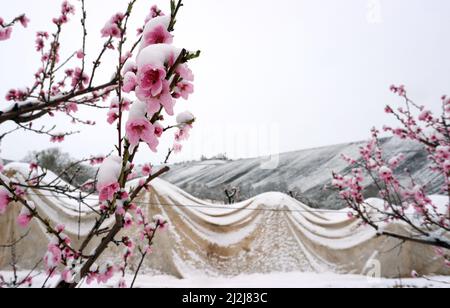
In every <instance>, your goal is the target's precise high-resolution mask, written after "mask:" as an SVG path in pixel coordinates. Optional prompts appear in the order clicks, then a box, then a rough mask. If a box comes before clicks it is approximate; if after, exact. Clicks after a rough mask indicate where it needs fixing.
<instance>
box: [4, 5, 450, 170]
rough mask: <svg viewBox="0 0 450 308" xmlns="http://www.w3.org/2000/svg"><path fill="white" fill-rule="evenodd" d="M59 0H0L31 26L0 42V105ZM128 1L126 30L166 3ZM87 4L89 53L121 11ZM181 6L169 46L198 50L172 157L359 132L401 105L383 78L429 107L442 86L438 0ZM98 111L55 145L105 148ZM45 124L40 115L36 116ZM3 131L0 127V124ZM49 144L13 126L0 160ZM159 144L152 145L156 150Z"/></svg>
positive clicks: (31, 67)
mask: <svg viewBox="0 0 450 308" xmlns="http://www.w3.org/2000/svg"><path fill="white" fill-rule="evenodd" d="M60 2H61V1H57V0H39V1H31V0H15V1H14V2H12V1H11V2H8V5H3V6H2V11H1V15H2V16H1V17H3V18H5V19H9V18H11V17H13V16H15V15H17V14H19V13H22V12H25V13H27V15H28V16H29V17H30V18H31V20H32V23H31V24H30V28H29V29H27V30H23V29H20V28H17V29H15V32H14V35H13V39H12V40H10V41H7V42H1V43H0V48H1V57H0V67H1V73H0V75H1V76H0V93H1V96H0V103H2V102H3V101H4V99H3V96H4V94H5V93H6V92H7V90H8V89H10V88H13V87H22V86H27V85H29V84H30V83H31V81H32V74H33V72H34V71H35V70H36V68H37V65H38V57H37V54H36V53H35V52H34V32H35V31H36V30H44V29H49V30H52V28H51V25H50V23H49V22H48V21H49V20H50V19H51V17H52V16H55V15H56V14H57V11H58V10H59V5H60ZM138 2H139V6H138V9H137V12H138V14H136V15H135V18H134V20H135V21H136V23H135V26H134V28H137V25H138V24H139V23H140V21H141V20H142V19H143V18H144V17H145V15H146V14H147V12H148V9H149V7H150V5H151V4H152V3H156V4H158V5H159V6H160V7H161V8H163V9H165V10H167V9H168V3H169V1H168V0H155V1H148V0H140V1H138ZM74 3H75V4H77V1H74ZM87 4H88V8H89V16H88V18H89V19H88V27H89V29H90V35H91V39H90V41H89V45H88V47H89V49H88V56H91V57H94V56H95V55H96V53H97V50H98V48H99V44H98V39H99V35H98V33H99V31H100V29H101V27H102V26H103V24H104V23H105V21H106V20H107V19H108V18H109V17H110V16H111V15H112V14H113V13H115V12H117V11H123V10H124V8H125V6H126V1H124V0H87ZM185 4H186V6H185V7H184V8H183V10H182V11H181V12H180V15H179V23H178V25H177V29H176V33H175V34H176V41H175V44H176V45H178V46H179V47H187V48H190V49H197V48H198V49H201V50H202V51H203V54H202V57H201V58H200V59H199V60H197V61H196V62H195V63H193V64H192V65H191V66H192V68H193V70H194V73H195V74H196V82H195V86H196V94H195V95H193V96H192V97H191V99H190V100H189V102H184V101H182V102H180V103H179V105H178V106H177V111H184V110H186V109H189V110H191V111H193V112H194V113H195V115H196V116H197V118H198V122H197V124H196V127H195V130H194V131H193V139H192V141H191V142H188V143H187V145H186V149H185V152H184V154H182V155H180V156H179V157H177V158H176V160H184V159H192V158H198V157H199V156H200V154H202V153H204V154H206V155H212V154H216V153H218V152H228V153H229V154H230V155H231V156H233V157H235V158H236V157H246V156H256V155H261V154H267V153H269V152H285V151H291V150H299V149H304V148H311V147H317V146H323V145H329V144H335V143H341V142H348V141H357V140H362V139H366V138H367V136H368V132H369V130H370V128H371V127H372V126H374V125H375V126H382V125H383V124H384V123H385V122H386V119H388V118H387V116H386V115H385V114H384V113H383V108H384V105H385V104H386V103H395V102H400V101H399V100H398V99H397V98H395V97H394V96H393V95H392V94H391V93H389V91H388V87H389V85H390V84H393V83H394V84H398V83H404V84H406V85H407V86H408V88H409V89H410V92H411V95H412V96H413V97H414V98H415V100H417V101H419V102H421V103H425V104H428V105H430V106H433V107H434V108H435V109H438V107H439V98H440V96H441V95H442V94H446V93H450V74H449V72H450V58H449V55H450V44H449V43H448V37H449V34H450V19H449V18H448V12H450V2H449V1H448V0H379V1H376V0H340V1H336V0H277V1H274V0H226V1H225V0H185ZM77 19H78V17H77ZM138 21H139V22H138ZM78 23H79V21H78V20H74V21H73V22H72V25H71V26H70V27H69V28H68V30H67V31H66V32H65V34H64V35H65V36H64V41H65V42H66V47H69V48H67V49H64V50H63V52H66V54H69V53H70V52H72V51H73V50H77V49H78V48H79V47H78V44H79V42H81V36H80V33H79V31H78V30H77V28H78ZM49 27H50V28H49ZM96 42H97V45H96V44H95V43H96ZM105 66H106V69H107V71H106V72H105V73H104V74H103V75H101V76H99V78H100V79H99V82H101V81H102V80H101V78H102V77H103V78H105V79H106V78H107V77H108V76H110V75H111V72H112V71H113V69H114V63H113V62H111V63H105ZM3 103H4V102H3ZM104 114H105V112H92V110H88V111H85V112H83V113H82V115H86V116H87V117H88V118H90V119H95V120H96V121H97V122H98V123H99V125H98V126H96V127H95V128H83V132H82V134H80V135H77V136H73V137H70V138H68V139H67V141H66V142H65V143H63V144H62V145H61V147H62V148H63V149H64V150H65V151H68V152H70V153H72V155H73V156H75V157H83V156H86V155H90V154H98V153H108V152H109V151H110V150H111V149H112V147H111V144H112V142H113V141H114V140H115V130H114V128H113V127H111V126H109V125H107V124H105V115H104ZM52 121H53V120H52ZM55 121H56V122H57V123H59V124H60V125H61V126H60V127H61V130H63V129H64V128H65V129H66V130H71V129H75V128H72V127H71V126H70V125H69V124H67V120H65V119H56V120H55ZM50 122H51V121H50V120H49V119H48V118H47V119H45V120H43V121H41V122H40V123H50ZM11 127H13V125H6V126H2V127H1V128H0V131H4V130H6V129H7V128H11ZM49 146H52V145H51V144H49V142H48V138H46V137H40V136H36V135H33V134H16V135H14V136H12V137H9V138H7V139H6V140H5V141H4V143H3V144H2V156H3V157H4V158H7V159H20V158H22V157H23V156H24V155H25V154H26V153H27V152H28V151H31V150H40V149H43V148H47V147H49ZM167 147H168V143H163V144H162V147H161V149H162V150H164V149H165V148H167ZM162 152H164V151H162ZM164 154H165V153H162V155H164ZM160 159H161V156H158V157H155V156H153V155H152V154H151V153H150V152H149V151H147V150H145V151H142V153H140V156H139V160H140V161H152V162H154V163H157V162H159V161H160Z"/></svg>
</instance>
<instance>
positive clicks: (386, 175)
mask: <svg viewBox="0 0 450 308" xmlns="http://www.w3.org/2000/svg"><path fill="white" fill-rule="evenodd" d="M379 174H380V178H381V179H382V180H383V181H385V182H386V183H389V182H391V181H392V179H393V178H392V175H393V173H392V170H391V169H390V168H388V167H386V166H383V167H381V168H380V170H379Z"/></svg>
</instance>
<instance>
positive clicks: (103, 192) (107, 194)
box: [97, 182, 120, 202]
mask: <svg viewBox="0 0 450 308" xmlns="http://www.w3.org/2000/svg"><path fill="white" fill-rule="evenodd" d="M97 189H98V191H99V200H100V202H104V201H111V200H112V199H113V198H114V195H115V194H116V193H117V192H118V191H119V190H120V185H119V183H118V182H114V183H109V184H103V185H100V186H98V187H97Z"/></svg>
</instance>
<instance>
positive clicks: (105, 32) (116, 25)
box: [101, 13, 125, 38]
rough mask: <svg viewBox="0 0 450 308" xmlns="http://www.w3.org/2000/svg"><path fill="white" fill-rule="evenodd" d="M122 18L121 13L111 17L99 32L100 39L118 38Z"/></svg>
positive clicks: (120, 32) (120, 31) (120, 33)
mask: <svg viewBox="0 0 450 308" xmlns="http://www.w3.org/2000/svg"><path fill="white" fill-rule="evenodd" d="M124 17H125V15H124V14H123V13H117V14H115V15H114V16H113V17H111V19H110V20H108V22H107V23H106V24H105V26H104V27H103V29H102V31H101V33H102V37H115V38H120V37H121V35H122V30H121V24H122V21H123V19H124Z"/></svg>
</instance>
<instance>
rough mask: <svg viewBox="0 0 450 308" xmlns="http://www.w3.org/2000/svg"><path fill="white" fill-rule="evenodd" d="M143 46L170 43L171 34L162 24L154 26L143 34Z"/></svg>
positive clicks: (171, 39)
mask: <svg viewBox="0 0 450 308" xmlns="http://www.w3.org/2000/svg"><path fill="white" fill-rule="evenodd" d="M143 40H144V47H146V46H149V45H155V44H172V42H173V35H172V34H170V32H169V31H167V29H166V27H164V26H163V25H159V26H156V27H155V28H154V29H153V30H152V31H150V32H148V33H146V34H145V36H144V38H143Z"/></svg>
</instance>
